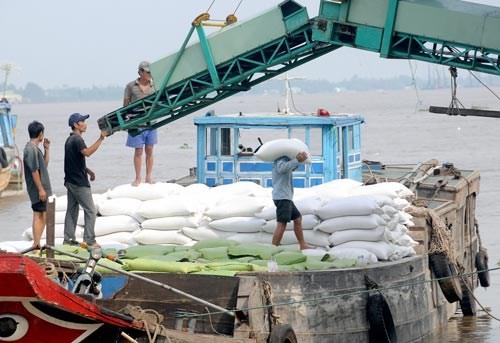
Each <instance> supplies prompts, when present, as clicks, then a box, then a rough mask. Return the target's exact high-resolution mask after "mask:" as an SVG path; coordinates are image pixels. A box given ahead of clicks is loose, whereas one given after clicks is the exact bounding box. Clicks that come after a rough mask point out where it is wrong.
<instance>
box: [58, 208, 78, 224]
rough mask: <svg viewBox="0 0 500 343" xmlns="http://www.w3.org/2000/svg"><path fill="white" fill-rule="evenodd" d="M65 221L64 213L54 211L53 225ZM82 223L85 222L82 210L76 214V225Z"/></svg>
mask: <svg viewBox="0 0 500 343" xmlns="http://www.w3.org/2000/svg"><path fill="white" fill-rule="evenodd" d="M65 219H66V211H56V213H55V218H54V220H55V221H54V224H64V221H65ZM84 222H85V219H84V213H83V210H80V211H79V212H78V219H77V224H78V225H83V224H84Z"/></svg>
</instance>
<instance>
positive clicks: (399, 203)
mask: <svg viewBox="0 0 500 343" xmlns="http://www.w3.org/2000/svg"><path fill="white" fill-rule="evenodd" d="M389 205H391V204H389ZM409 205H410V202H409V201H408V200H406V199H403V198H395V199H394V202H393V204H392V206H393V207H395V208H397V209H398V210H402V209H404V208H405V207H407V206H409Z"/></svg>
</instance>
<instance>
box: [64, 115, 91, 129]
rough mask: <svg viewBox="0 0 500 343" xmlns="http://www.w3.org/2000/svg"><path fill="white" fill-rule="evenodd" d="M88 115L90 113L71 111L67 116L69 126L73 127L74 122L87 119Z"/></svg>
mask: <svg viewBox="0 0 500 343" xmlns="http://www.w3.org/2000/svg"><path fill="white" fill-rule="evenodd" d="M88 117H90V115H88V114H80V113H73V114H72V115H70V116H69V119H68V124H69V127H73V124H74V123H78V122H79V121H84V120H86V119H88Z"/></svg>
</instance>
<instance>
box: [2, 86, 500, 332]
mask: <svg viewBox="0 0 500 343" xmlns="http://www.w3.org/2000/svg"><path fill="white" fill-rule="evenodd" d="M495 91H496V93H500V89H495ZM458 98H459V100H460V101H461V103H462V104H463V105H464V106H465V107H468V108H482V109H493V110H499V108H500V101H499V100H498V99H496V98H495V97H494V96H493V95H492V94H491V93H489V92H488V91H487V90H485V89H484V88H476V89H460V90H459V92H458ZM293 100H294V103H292V105H294V106H295V107H296V109H295V110H296V111H307V112H311V111H314V112H315V111H316V110H317V109H318V108H325V109H328V110H329V111H330V112H331V113H355V114H360V115H362V116H364V118H365V124H364V125H363V127H362V136H363V137H362V139H363V146H362V153H363V158H364V159H369V160H377V161H382V162H383V163H386V164H391V163H412V164H416V163H418V162H425V161H426V160H428V159H430V158H436V159H438V160H439V161H440V162H441V163H444V162H452V163H454V164H455V166H456V167H458V168H460V169H476V170H479V171H480V172H481V191H480V194H479V197H478V202H477V209H476V210H477V219H478V222H479V229H480V233H481V238H482V242H483V245H484V246H485V247H486V248H487V249H488V253H489V257H490V262H489V266H490V268H492V267H496V262H497V261H499V260H500V235H499V234H498V233H497V230H498V229H497V226H498V223H499V221H500V208H499V205H498V203H497V199H498V196H499V195H500V183H499V180H500V154H499V153H498V149H499V147H500V134H499V132H500V119H491V118H480V117H458V116H454V117H450V116H447V115H443V114H432V113H429V112H428V111H427V108H428V107H429V106H430V105H435V106H448V105H449V104H450V91H449V90H433V91H419V93H418V94H417V93H416V92H415V91H413V90H410V89H409V90H402V91H390V92H384V91H371V92H360V93H355V92H352V93H351V92H341V93H334V94H321V95H318V94H315V95H305V94H302V95H301V94H295V95H294V96H293ZM120 102H121V100H117V101H115V102H89V103H57V104H56V103H51V104H19V105H14V106H13V112H15V113H16V114H18V116H19V119H18V129H17V144H18V146H19V149H21V150H22V149H23V148H24V145H25V143H26V141H27V140H28V134H27V129H26V128H27V125H28V123H29V122H31V121H33V120H38V121H40V122H42V123H43V124H44V125H45V127H46V132H45V133H46V136H47V137H48V138H50V139H51V141H52V145H51V160H50V164H49V173H50V177H51V182H52V188H53V191H54V193H55V194H56V195H64V194H65V188H64V185H63V175H64V174H63V158H64V154H63V146H64V141H65V139H66V137H67V136H68V134H69V132H70V129H69V127H68V124H67V123H68V116H69V115H70V114H71V113H73V112H81V113H89V114H90V115H91V117H90V119H89V120H88V124H89V126H88V130H87V133H85V134H84V139H85V140H86V142H87V144H88V145H90V144H92V143H93V142H94V141H95V140H96V139H97V138H98V136H99V131H98V127H97V123H96V121H97V119H98V118H100V117H101V116H102V115H104V114H106V113H108V112H110V111H112V110H114V109H116V108H118V107H120ZM278 102H280V106H281V108H283V105H284V99H282V98H281V99H279V100H277V96H276V95H267V96H257V95H252V94H251V93H250V94H248V95H243V96H234V97H231V98H229V99H226V100H224V101H222V102H220V103H217V104H214V105H213V106H212V107H210V108H207V110H208V109H213V110H215V112H216V113H234V112H240V111H241V112H243V113H250V112H264V111H275V110H276V108H277V105H278ZM292 110H293V108H292ZM205 112H206V111H205V110H203V111H200V112H198V113H194V114H191V115H189V116H187V117H185V118H182V119H180V120H178V121H175V122H173V123H171V124H169V125H167V126H164V127H162V128H160V129H159V144H158V145H157V146H156V147H155V164H154V178H155V180H156V181H168V180H171V179H173V178H179V177H182V176H184V175H186V174H187V173H188V170H189V168H191V167H194V166H195V163H196V161H195V160H196V130H195V126H194V124H193V118H194V117H195V116H202V115H204V113H205ZM125 139H126V134H125V133H124V132H118V133H115V134H114V135H112V136H110V137H108V138H106V140H105V141H104V142H103V144H102V145H101V147H100V149H99V150H98V151H97V152H96V153H95V154H94V155H93V156H91V157H90V158H89V159H88V161H87V166H88V167H89V168H90V169H92V170H93V171H94V172H95V174H96V180H95V181H94V183H93V184H92V189H93V192H94V193H103V192H105V191H106V190H108V189H110V188H113V187H115V186H117V185H121V184H125V183H129V182H131V181H132V180H133V177H134V172H133V167H132V155H133V151H132V150H131V149H130V148H127V147H125ZM31 216H32V214H31V209H30V204H29V200H28V197H27V194H26V192H25V191H21V192H14V193H9V194H7V195H6V196H5V195H4V196H2V197H1V198H0V241H7V240H22V236H21V234H22V232H23V231H24V230H25V229H27V228H28V227H30V226H31ZM490 277H491V286H490V287H489V288H488V289H478V290H477V291H476V293H475V295H476V296H477V297H478V299H479V301H480V302H481V304H482V305H483V306H484V307H485V308H487V309H489V310H491V312H492V314H494V315H496V316H497V317H500V297H499V296H498V294H500V293H499V290H500V271H492V272H490ZM427 341H428V342H499V341H500V322H499V321H497V320H495V319H493V318H491V317H490V316H488V315H487V314H486V313H485V312H484V311H479V312H478V315H477V317H473V318H463V317H462V316H461V315H460V314H457V315H456V316H455V317H454V318H452V319H451V320H450V322H449V325H448V327H447V328H444V329H443V330H441V331H439V332H435V333H434V334H433V335H432V337H429V339H428V340H427Z"/></svg>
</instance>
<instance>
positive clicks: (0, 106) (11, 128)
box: [0, 99, 23, 195]
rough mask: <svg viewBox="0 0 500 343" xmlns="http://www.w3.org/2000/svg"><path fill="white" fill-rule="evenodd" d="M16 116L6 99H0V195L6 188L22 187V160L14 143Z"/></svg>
mask: <svg viewBox="0 0 500 343" xmlns="http://www.w3.org/2000/svg"><path fill="white" fill-rule="evenodd" d="M16 123H17V116H15V115H13V114H11V106H10V104H9V102H8V101H7V100H6V99H1V100H0V195H1V194H2V192H3V191H4V190H6V189H7V188H9V189H22V185H23V177H22V160H21V158H20V156H19V149H18V148H17V145H16V143H15V139H14V138H15V129H16Z"/></svg>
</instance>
